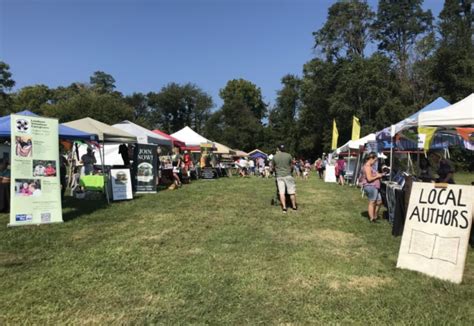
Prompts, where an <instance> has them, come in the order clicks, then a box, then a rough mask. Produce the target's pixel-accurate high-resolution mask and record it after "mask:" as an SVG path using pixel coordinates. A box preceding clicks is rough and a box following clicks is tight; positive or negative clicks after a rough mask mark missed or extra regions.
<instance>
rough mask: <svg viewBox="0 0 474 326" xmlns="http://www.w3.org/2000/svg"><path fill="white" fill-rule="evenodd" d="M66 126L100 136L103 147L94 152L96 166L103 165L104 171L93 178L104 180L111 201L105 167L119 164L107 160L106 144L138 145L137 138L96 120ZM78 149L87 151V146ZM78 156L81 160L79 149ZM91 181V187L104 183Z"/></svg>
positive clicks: (73, 122) (71, 123)
mask: <svg viewBox="0 0 474 326" xmlns="http://www.w3.org/2000/svg"><path fill="white" fill-rule="evenodd" d="M65 125H66V126H68V127H72V128H75V129H78V130H81V131H84V132H90V133H95V134H96V135H97V136H98V140H99V142H100V143H101V144H102V146H100V147H99V150H98V151H96V152H93V154H94V156H95V158H96V164H99V165H101V166H102V169H101V171H100V173H98V174H94V175H92V177H95V179H100V178H102V179H104V184H105V186H104V190H105V194H106V197H107V201H109V197H110V196H109V192H110V191H112V188H111V185H110V183H108V182H107V180H108V177H107V176H108V175H109V171H107V170H106V168H105V166H106V165H115V164H116V163H117V162H110V161H109V160H106V156H105V146H104V145H105V144H106V143H115V144H117V143H119V144H126V143H136V142H137V137H136V136H134V135H131V134H130V133H128V132H125V131H123V130H120V129H117V128H114V127H112V126H109V125H108V124H105V123H103V122H100V121H97V120H94V119H92V118H83V119H79V120H74V121H70V122H67V123H65ZM78 147H80V148H81V149H82V150H84V149H87V145H85V146H84V145H83V146H78ZM97 152H98V153H97ZM77 154H78V156H79V157H78V159H79V160H80V159H81V157H82V155H81V153H80V151H79V149H78V150H77ZM118 165H123V161H122V163H119V164H118ZM116 172H117V171H110V173H112V174H114V173H116ZM119 172H120V173H125V172H124V171H119ZM117 173H118V172H117ZM91 179H92V180H86V181H87V182H91V185H92V184H93V185H97V184H101V183H102V180H93V179H94V178H91ZM114 180H115V178H114ZM86 181H85V180H84V179H83V180H82V182H83V183H85V182H86ZM80 182H81V181H80ZM120 182H121V183H124V182H125V180H124V179H122V180H121V181H120ZM127 182H131V180H128V181H127ZM86 188H87V185H86ZM109 188H111V189H109ZM127 189H128V188H127ZM127 193H128V192H127ZM121 196H122V194H121ZM114 199H115V197H114ZM120 199H122V197H120ZM127 199H128V197H127Z"/></svg>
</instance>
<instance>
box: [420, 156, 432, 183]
mask: <svg viewBox="0 0 474 326" xmlns="http://www.w3.org/2000/svg"><path fill="white" fill-rule="evenodd" d="M418 177H419V178H420V179H421V181H422V182H431V181H433V174H432V172H431V164H430V161H428V159H426V158H424V157H423V158H421V160H420V173H419V174H418Z"/></svg>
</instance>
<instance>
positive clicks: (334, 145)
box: [331, 119, 339, 149]
mask: <svg viewBox="0 0 474 326" xmlns="http://www.w3.org/2000/svg"><path fill="white" fill-rule="evenodd" d="M338 137H339V132H338V131H337V127H336V119H333V120H332V144H331V149H336V148H337V138H338Z"/></svg>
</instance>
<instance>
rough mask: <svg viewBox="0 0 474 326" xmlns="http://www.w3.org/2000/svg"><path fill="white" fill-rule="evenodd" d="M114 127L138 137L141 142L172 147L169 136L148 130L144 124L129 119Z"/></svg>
mask: <svg viewBox="0 0 474 326" xmlns="http://www.w3.org/2000/svg"><path fill="white" fill-rule="evenodd" d="M112 127H114V128H117V129H120V130H123V131H126V132H128V133H129V134H132V135H134V136H136V137H137V142H138V143H139V144H154V145H162V146H168V147H172V142H171V140H169V139H168V138H166V137H164V136H161V135H159V134H156V133H154V132H152V131H151V130H148V129H146V128H144V127H142V126H139V125H137V124H136V123H133V122H131V121H128V120H124V121H122V122H119V123H116V124H114V125H112Z"/></svg>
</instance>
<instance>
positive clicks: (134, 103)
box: [124, 93, 153, 129]
mask: <svg viewBox="0 0 474 326" xmlns="http://www.w3.org/2000/svg"><path fill="white" fill-rule="evenodd" d="M124 101H125V103H127V104H128V105H129V106H131V107H132V108H133V120H132V121H133V122H135V123H136V124H138V125H140V126H143V127H145V128H149V129H152V128H153V123H152V121H151V110H150V107H149V105H148V98H147V97H146V95H144V94H142V93H133V94H132V95H129V96H126V97H125V98H124Z"/></svg>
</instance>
